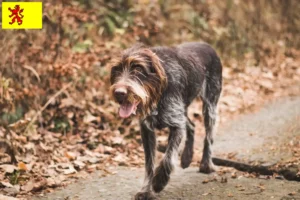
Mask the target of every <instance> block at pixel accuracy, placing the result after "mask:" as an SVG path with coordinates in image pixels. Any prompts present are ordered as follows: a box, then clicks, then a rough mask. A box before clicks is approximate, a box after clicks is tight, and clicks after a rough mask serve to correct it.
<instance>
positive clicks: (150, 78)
mask: <svg viewBox="0 0 300 200" xmlns="http://www.w3.org/2000/svg"><path fill="white" fill-rule="evenodd" d="M110 82H111V87H110V95H111V97H112V99H114V101H116V102H117V103H119V104H120V109H119V115H120V117H122V118H126V117H129V116H131V115H132V114H140V115H142V116H145V115H147V114H149V113H150V111H151V110H152V109H153V108H155V107H156V105H157V102H158V101H159V99H160V96H161V94H162V92H163V90H164V88H165V87H166V83H167V80H166V75H165V71H164V68H163V67H162V66H161V63H160V61H159V58H158V56H157V55H156V54H155V53H153V52H152V51H151V50H150V49H148V48H146V47H144V46H142V45H135V46H133V47H132V48H130V49H127V50H125V51H124V52H123V54H122V55H121V56H120V57H119V58H117V59H116V60H115V61H114V62H113V64H112V65H111V76H110Z"/></svg>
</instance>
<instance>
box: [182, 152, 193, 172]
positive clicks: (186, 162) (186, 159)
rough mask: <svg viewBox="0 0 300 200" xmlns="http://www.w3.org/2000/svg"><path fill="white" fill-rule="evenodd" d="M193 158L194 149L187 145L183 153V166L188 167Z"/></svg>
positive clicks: (183, 167)
mask: <svg viewBox="0 0 300 200" xmlns="http://www.w3.org/2000/svg"><path fill="white" fill-rule="evenodd" d="M192 159H193V149H189V148H188V147H185V148H184V150H183V152H182V155H181V167H182V169H185V168H188V167H189V166H190V164H191V162H192Z"/></svg>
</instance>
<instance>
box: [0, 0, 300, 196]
mask: <svg viewBox="0 0 300 200" xmlns="http://www.w3.org/2000/svg"><path fill="white" fill-rule="evenodd" d="M71 4H74V5H75V3H74V2H72V3H71ZM74 5H66V6H65V7H64V8H62V7H61V6H52V4H51V3H50V1H46V2H45V10H46V11H47V15H50V16H49V18H50V19H53V21H51V22H47V23H46V24H45V27H44V29H43V30H42V31H35V32H31V31H28V32H21V31H20V32H17V31H16V32H14V33H16V34H14V35H11V34H10V32H8V33H7V34H6V35H3V33H0V35H1V36H3V37H1V38H4V39H5V40H4V39H3V40H2V39H0V42H1V43H0V44H5V45H0V48H5V49H2V50H3V52H6V53H5V55H4V54H3V55H1V56H3V57H1V59H0V67H1V72H0V109H1V114H2V115H1V117H2V118H3V119H5V120H3V122H2V121H1V127H0V138H4V139H5V140H7V141H8V142H6V144H9V146H10V148H11V149H13V150H14V151H15V153H16V158H17V161H18V162H17V163H15V164H11V162H12V158H11V157H12V155H13V154H12V152H9V151H7V149H9V148H2V147H0V149H1V152H0V183H1V186H0V191H1V193H2V192H3V193H5V194H7V195H10V196H22V195H29V194H32V193H34V192H40V191H48V192H49V191H51V190H52V189H53V188H55V187H58V186H63V185H66V184H68V183H69V182H70V180H74V179H77V178H80V177H85V176H86V175H87V173H91V172H93V171H95V170H97V169H99V170H103V171H104V172H105V173H108V174H109V173H110V172H109V171H107V170H106V168H107V167H108V166H114V165H122V166H141V165H143V149H142V146H141V144H140V143H141V138H140V136H139V127H138V121H137V120H136V119H134V120H131V119H130V120H121V119H119V118H118V116H117V115H116V113H117V112H116V111H117V105H116V104H115V103H113V102H112V101H110V99H109V96H108V92H107V91H108V87H109V86H108V85H109V77H108V75H109V71H108V68H107V67H106V66H107V63H108V62H109V61H110V59H111V58H113V57H114V56H115V55H118V53H119V52H120V50H121V49H122V48H123V47H128V46H130V45H132V44H133V43H135V42H136V41H141V42H146V43H150V44H155V42H157V43H168V41H169V40H171V41H172V43H180V42H182V41H183V39H184V40H187V39H186V38H188V40H199V37H197V36H196V34H195V35H193V33H192V32H190V31H189V30H187V29H186V27H190V25H189V24H188V26H187V23H186V22H185V23H181V22H180V23H176V25H174V27H169V23H168V19H167V18H165V15H164V14H163V13H162V11H161V10H160V8H159V6H157V5H152V6H145V5H140V4H137V5H135V7H134V9H132V10H133V11H132V12H135V13H134V14H135V15H130V14H131V13H127V14H128V16H129V17H128V18H126V19H122V20H123V21H122V20H121V21H120V19H121V17H120V16H117V17H116V16H110V17H109V18H112V17H115V21H117V23H119V24H120V25H117V24H115V25H114V26H113V25H112V24H111V22H109V20H106V21H105V20H103V19H106V18H105V17H106V16H107V15H108V14H107V13H109V14H111V13H113V12H107V10H106V9H108V8H103V6H98V7H101V12H99V10H97V9H90V10H88V11H87V9H84V8H83V7H81V6H76V5H75V6H74ZM199 5H200V4H199ZM115 6H116V10H115V13H118V10H119V9H120V8H119V7H118V5H115ZM176 6H177V7H176ZM209 6H213V5H209ZM110 9H114V7H113V6H112V8H110ZM172 9H173V10H172ZM172 9H170V10H169V12H171V13H170V15H172V16H174V15H178V13H177V11H178V9H179V10H180V6H178V5H175V6H174V7H172ZM176 10H177V11H176ZM62 11H63V12H62ZM201 12H204V13H207V12H209V11H208V10H207V9H206V7H204V8H203V10H202V11H201ZM60 13H61V15H60ZM60 16H61V19H62V22H63V23H62V25H61V26H62V31H59V29H60V28H59V26H60V25H59V23H58V21H59V17H60ZM130 17H132V19H131V18H130ZM131 20H132V21H133V22H134V23H131ZM218 23H219V22H218V20H216V19H214V17H212V18H211V19H210V21H208V24H210V25H212V26H215V27H218V26H219V25H220V24H218ZM93 24H94V25H93ZM177 26H178V27H177ZM220 26H221V25H220ZM176 27H177V28H178V30H177V29H176ZM108 29H111V31H112V30H114V34H112V35H108V32H109V31H108ZM170 29H172V31H169V30H170ZM175 29H176V30H177V32H178V33H177V32H176V31H175ZM179 30H180V31H179ZM201 32H203V36H204V38H207V37H206V36H209V32H205V31H202V30H201ZM211 39H212V40H214V39H215V38H211ZM166 40H167V41H166ZM5 41H6V42H5ZM280 45H282V43H281V42H280V41H279V42H278V44H273V45H272V48H271V49H270V47H269V46H268V45H265V46H266V47H262V49H260V50H259V51H261V52H259V53H260V54H261V55H262V58H261V60H262V61H261V63H260V65H255V64H254V63H255V62H254V57H255V56H254V54H253V53H248V54H247V55H245V61H244V62H241V61H237V60H236V59H226V60H225V59H223V64H224V71H223V76H224V84H223V88H224V89H223V95H222V97H221V101H220V106H219V108H220V115H221V122H227V121H229V119H230V118H231V117H232V116H234V115H236V114H239V113H242V112H249V111H252V110H253V109H254V108H256V107H257V106H259V105H261V103H263V102H266V101H267V100H269V99H275V98H278V97H280V96H285V95H297V94H300V91H299V87H296V86H297V83H299V82H300V70H299V66H300V62H299V58H300V52H299V50H296V49H289V55H287V54H285V49H283V48H281V47H282V46H280ZM9 47H11V48H9ZM17 47H19V48H17ZM265 51H268V52H269V54H270V55H271V56H267V55H264V52H265ZM227 56H228V55H227ZM230 56H231V55H229V57H230ZM75 80H76V81H75ZM73 81H74V84H73V85H72V86H70V87H69V88H67V89H66V90H65V91H63V92H62V94H60V95H58V96H57V97H56V98H54V99H53V101H51V102H50V103H49V105H48V106H46V108H45V110H42V112H41V113H40V114H39V111H41V108H42V107H43V106H44V105H45V103H46V102H47V101H48V100H49V99H50V98H51V97H52V96H53V95H55V94H56V93H57V92H58V91H59V90H60V89H61V88H63V87H64V86H65V85H67V84H69V83H70V82H73ZM21 105H23V107H22V106H21ZM192 106H193V107H192V109H190V110H191V111H190V113H189V115H190V116H191V118H192V119H193V121H195V123H196V125H197V126H198V127H199V129H198V130H200V131H201V133H200V134H198V135H200V136H201V135H203V133H204V131H203V129H201V128H200V127H203V126H202V118H201V103H200V102H199V101H197V102H196V103H194V104H193V105H192ZM35 116H37V120H36V122H35V123H33V124H30V122H31V121H32V119H33V118H34V117H35ZM2 118H1V119H2ZM8 123H10V124H9V126H7V125H8ZM4 125H5V126H4ZM4 127H6V128H4ZM8 128H9V129H10V132H8V131H7V129H8ZM25 130H26V131H25ZM159 135H160V136H161V137H160V139H162V140H166V137H165V135H166V132H164V131H163V132H160V133H159ZM298 141H299V140H298ZM161 142H163V141H161ZM291 148H293V150H294V152H295V153H294V155H295V158H297V159H296V161H291V162H292V163H295V162H299V159H298V157H299V155H300V153H299V144H298V143H293V144H291ZM198 155H200V153H198ZM233 157H234V155H233ZM196 160H197V161H198V160H199V159H198V158H197V159H196ZM232 178H236V175H235V174H232ZM210 181H215V180H205V181H204V183H205V182H210ZM221 182H223V183H226V182H227V179H226V178H223V179H222V180H221ZM203 195H207V194H203ZM0 197H1V196H0Z"/></svg>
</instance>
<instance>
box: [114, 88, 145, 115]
mask: <svg viewBox="0 0 300 200" xmlns="http://www.w3.org/2000/svg"><path fill="white" fill-rule="evenodd" d="M113 95H114V98H115V100H116V101H117V102H118V103H119V104H120V109H119V115H120V117H122V118H127V117H129V116H131V115H132V114H134V115H135V114H136V110H137V106H138V104H139V102H138V101H137V100H136V99H134V98H133V94H132V92H130V91H129V90H128V89H127V88H126V87H117V88H116V89H115V90H114V91H113Z"/></svg>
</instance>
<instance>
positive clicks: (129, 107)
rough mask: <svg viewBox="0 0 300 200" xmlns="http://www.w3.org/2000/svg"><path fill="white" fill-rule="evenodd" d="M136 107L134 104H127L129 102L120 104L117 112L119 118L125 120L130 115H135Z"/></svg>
mask: <svg viewBox="0 0 300 200" xmlns="http://www.w3.org/2000/svg"><path fill="white" fill-rule="evenodd" d="M136 106H137V105H136V103H129V102H126V103H123V104H121V107H120V110H119V115H120V117H122V118H127V117H129V116H130V115H131V114H135V111H136Z"/></svg>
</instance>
